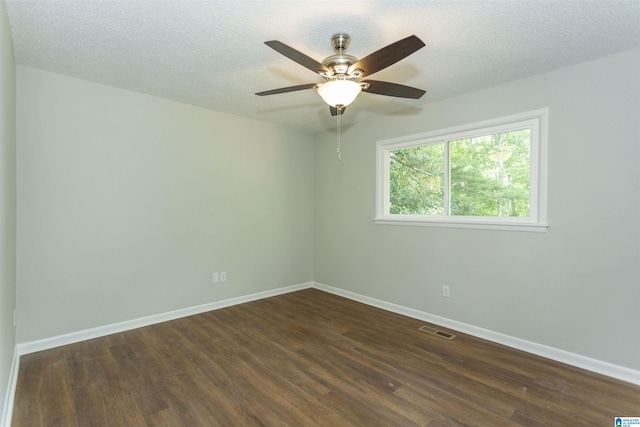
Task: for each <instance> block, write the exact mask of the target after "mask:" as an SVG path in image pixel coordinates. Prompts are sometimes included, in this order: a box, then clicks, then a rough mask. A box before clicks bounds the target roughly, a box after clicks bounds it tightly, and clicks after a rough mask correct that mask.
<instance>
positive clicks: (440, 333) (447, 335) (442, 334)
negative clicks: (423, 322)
mask: <svg viewBox="0 0 640 427" xmlns="http://www.w3.org/2000/svg"><path fill="white" fill-rule="evenodd" d="M418 329H419V330H421V331H422V332H426V333H428V334H431V335H437V336H439V337H442V338H444V339H447V340H452V339H454V338H455V337H456V336H455V335H453V334H450V333H449V332H444V331H439V330H437V329H433V328H430V327H428V326H421V327H419V328H418Z"/></svg>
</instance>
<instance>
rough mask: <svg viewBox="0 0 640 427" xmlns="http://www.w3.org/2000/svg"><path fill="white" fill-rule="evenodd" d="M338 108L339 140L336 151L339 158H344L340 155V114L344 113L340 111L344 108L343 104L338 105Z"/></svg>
mask: <svg viewBox="0 0 640 427" xmlns="http://www.w3.org/2000/svg"><path fill="white" fill-rule="evenodd" d="M336 109H337V112H338V114H336V116H337V118H336V121H337V124H338V129H337V137H338V142H337V143H336V153H338V160H342V158H341V157H340V136H341V135H340V116H341V115H342V114H341V113H340V111H341V110H342V105H336Z"/></svg>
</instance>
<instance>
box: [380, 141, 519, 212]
mask: <svg viewBox="0 0 640 427" xmlns="http://www.w3.org/2000/svg"><path fill="white" fill-rule="evenodd" d="M530 159H531V129H519V130H512V131H507V132H499V133H493V134H488V135H481V136H474V137H469V138H464V139H456V140H448V141H440V142H435V143H429V144H425V145H419V146H414V147H407V148H401V149H397V150H393V151H390V152H389V213H390V214H399V215H436V216H444V215H451V216H483V217H528V216H529V215H530V206H529V203H530V200H529V195H530V182H529V181H530V170H531V160H530Z"/></svg>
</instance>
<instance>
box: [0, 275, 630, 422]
mask: <svg viewBox="0 0 640 427" xmlns="http://www.w3.org/2000/svg"><path fill="white" fill-rule="evenodd" d="M307 288H316V289H319V290H321V291H325V292H329V293H332V294H335V295H338V296H341V297H344V298H348V299H351V300H354V301H358V302H361V303H363V304H367V305H370V306H373V307H378V308H381V309H383V310H387V311H391V312H393V313H398V314H401V315H404V316H407V317H411V318H414V319H419V320H423V321H425V322H429V323H433V324H436V325H440V326H443V327H445V328H449V329H453V330H455V331H460V332H462V333H465V334H469V335H473V336H475V337H478V338H482V339H486V340H488V341H492V342H495V343H498V344H502V345H506V346H508V347H512V348H515V349H518V350H522V351H526V352H528V353H532V354H536V355H538V356H542V357H546V358H548V359H551V360H555V361H558V362H562V363H566V364H568V365H572V366H576V367H579V368H582V369H586V370H588V371H592V372H596V373H598V374H602V375H606V376H608V377H612V378H616V379H619V380H622V381H626V382H629V383H632V384H637V385H640V371H637V370H634V369H630V368H626V367H623V366H619V365H614V364H612V363H609V362H604V361H601V360H597V359H592V358H590V357H586V356H582V355H579V354H575V353H571V352H568V351H565V350H560V349H557V348H553V347H549V346H546V345H543V344H538V343H534V342H531V341H526V340H523V339H520V338H516V337H512V336H509V335H505V334H502V333H499V332H495V331H491V330H488V329H484V328H480V327H477V326H473V325H470V324H467V323H463V322H458V321H456V320H451V319H447V318H446V317H441V316H437V315H434V314H430V313H426V312H422V311H419V310H415V309H412V308H408V307H404V306H401V305H397V304H393V303H389V302H386V301H382V300H379V299H375V298H371V297H367V296H364V295H360V294H356V293H354V292H350V291H346V290H344V289H339V288H334V287H332V286H328V285H324V284H322V283H317V282H307V283H302V284H298V285H293V286H287V287H283V288H278V289H273V290H269V291H264V292H258V293H255V294H250V295H246V296H241V297H236V298H230V299H226V300H222V301H216V302H212V303H208V304H202V305H197V306H194V307H188V308H184V309H180V310H174V311H170V312H166V313H161V314H156V315H152V316H147V317H142V318H139V319H133V320H128V321H125V322H120V323H114V324H111V325H105V326H100V327H97V328H92V329H86V330H83V331H77V332H72V333H69V334H64V335H58V336H55V337H50V338H45V339H41V340H36V341H30V342H26V343H21V344H18V345H17V346H16V351H15V355H14V362H13V363H14V370H15V372H14V370H12V374H11V375H12V376H11V381H13V382H12V383H11V384H12V385H11V386H10V387H11V388H10V389H9V390H10V391H8V393H7V399H5V415H6V406H7V404H8V399H9V397H10V398H11V409H12V408H13V393H15V381H16V380H17V376H18V371H17V369H18V366H19V356H20V355H23V354H28V353H34V352H36V351H42V350H47V349H50V348H54V347H59V346H62V345H67V344H73V343H76V342H80V341H85V340H89V339H93V338H99V337H103V336H106V335H111V334H115V333H118V332H124V331H128V330H131V329H137V328H141V327H143V326H148V325H153V324H156V323H161V322H166V321H169V320H174V319H179V318H181V317H186V316H192V315H194V314H200V313H205V312H207V311H212V310H217V309H220V308H225V307H230V306H233V305H237V304H243V303H246V302H251V301H256V300H260V299H263V298H268V297H272V296H276V295H282V294H286V293H289V292H295V291H299V290H301V289H307ZM9 421H10V419H9ZM1 425H2V426H5V424H1ZM6 426H7V427H8V424H6Z"/></svg>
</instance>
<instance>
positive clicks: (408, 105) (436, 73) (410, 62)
mask: <svg viewBox="0 0 640 427" xmlns="http://www.w3.org/2000/svg"><path fill="white" fill-rule="evenodd" d="M6 4H7V10H8V13H9V19H10V24H11V31H12V35H13V43H14V51H15V58H16V62H17V63H18V64H23V65H28V66H31V67H36V68H41V69H44V70H48V71H52V72H55V73H60V74H65V75H69V76H73V77H78V78H81V79H87V80H91V81H94V82H99V83H103V84H107V85H111V86H116V87H120V88H125V89H130V90H134V91H137V92H142V93H147V94H151V95H156V96H159V97H163V98H169V99H174V100H177V101H181V102H184V103H188V104H193V105H197V106H201V107H205V108H209V109H212V110H217V111H223V112H228V113H232V114H237V115H241V116H245V117H249V118H254V119H258V120H263V121H268V122H272V123H278V124H283V125H287V126H293V127H297V128H300V129H304V130H307V131H313V132H315V131H320V130H324V129H334V127H335V122H334V120H335V118H331V117H330V115H329V111H328V107H327V106H326V105H325V104H324V103H323V101H322V100H321V98H320V97H319V96H318V95H317V94H316V93H315V91H314V90H306V91H301V92H292V93H286V94H280V95H273V96H266V97H258V96H256V95H254V93H255V92H259V91H263V90H268V89H275V88H279V87H284V86H293V85H297V84H303V83H315V82H320V81H322V79H320V78H319V77H318V76H317V75H316V74H314V73H313V72H311V71H309V70H307V69H306V68H304V67H302V66H300V65H298V64H296V63H295V62H293V61H291V60H289V59H287V58H285V57H284V56H282V55H280V54H279V53H277V52H276V51H274V50H272V49H271V48H269V47H267V46H266V45H265V44H263V42H264V41H266V40H274V39H275V40H280V41H282V42H283V43H285V44H288V45H290V46H291V47H293V48H295V49H298V50H300V51H302V52H303V53H306V54H307V55H309V56H311V57H313V58H314V59H317V60H318V61H322V59H324V57H326V56H329V55H330V54H333V50H332V48H331V45H330V39H331V36H332V35H333V34H334V33H338V32H345V33H347V34H349V35H350V36H351V46H350V48H349V50H348V53H349V54H351V55H354V56H356V57H358V58H362V57H364V56H366V55H368V54H370V53H372V52H373V51H375V50H378V49H380V48H382V47H384V46H386V45H388V44H390V43H393V42H395V41H397V40H399V39H401V38H404V37H406V36H409V35H412V34H415V35H417V36H418V37H420V38H421V39H422V40H423V41H424V42H425V43H426V47H424V48H422V49H421V50H419V51H418V52H416V53H414V54H413V55H411V56H409V57H408V58H406V59H404V60H402V61H400V62H398V63H397V64H394V65H392V66H391V67H389V68H387V69H385V70H383V71H380V72H379V73H376V74H375V75H374V76H373V77H372V78H374V79H376V80H386V81H391V82H394V83H401V84H405V85H409V86H414V87H418V88H421V89H425V90H426V91H427V94H426V95H425V96H423V97H422V98H421V99H420V100H403V99H398V98H392V97H386V96H381V95H372V94H368V93H362V94H361V95H360V96H359V98H358V99H357V100H356V101H355V102H354V103H353V104H352V105H351V106H350V107H348V109H347V112H346V114H345V115H344V116H343V119H342V120H343V123H345V124H348V123H351V122H353V121H355V120H363V119H365V118H372V117H375V116H377V115H388V114H395V113H399V114H402V113H404V114H406V113H407V112H412V111H415V109H419V108H421V106H422V105H424V104H425V103H429V102H433V101H436V100H440V99H444V98H448V97H452V96H455V95H459V94H462V93H466V92H470V91H473V90H477V89H481V88H485V87H489V86H493V85H496V84H500V83H503V82H506V81H511V80H516V79H520V78H523V77H527V76H530V75H534V74H538V73H542V72H546V71H550V70H553V69H557V68H560V67H564V66H567V65H571V64H575V63H579V62H583V61H587V60H590V59H594V58H598V57H601V56H605V55H609V54H612V53H616V52H620V51H624V50H628V49H632V48H637V47H640V0H491V1H490V0H484V1H480V0H340V1H334V0H323V1H305V0H297V1H296V0H209V1H196V0H75V1H71V0H6Z"/></svg>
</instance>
